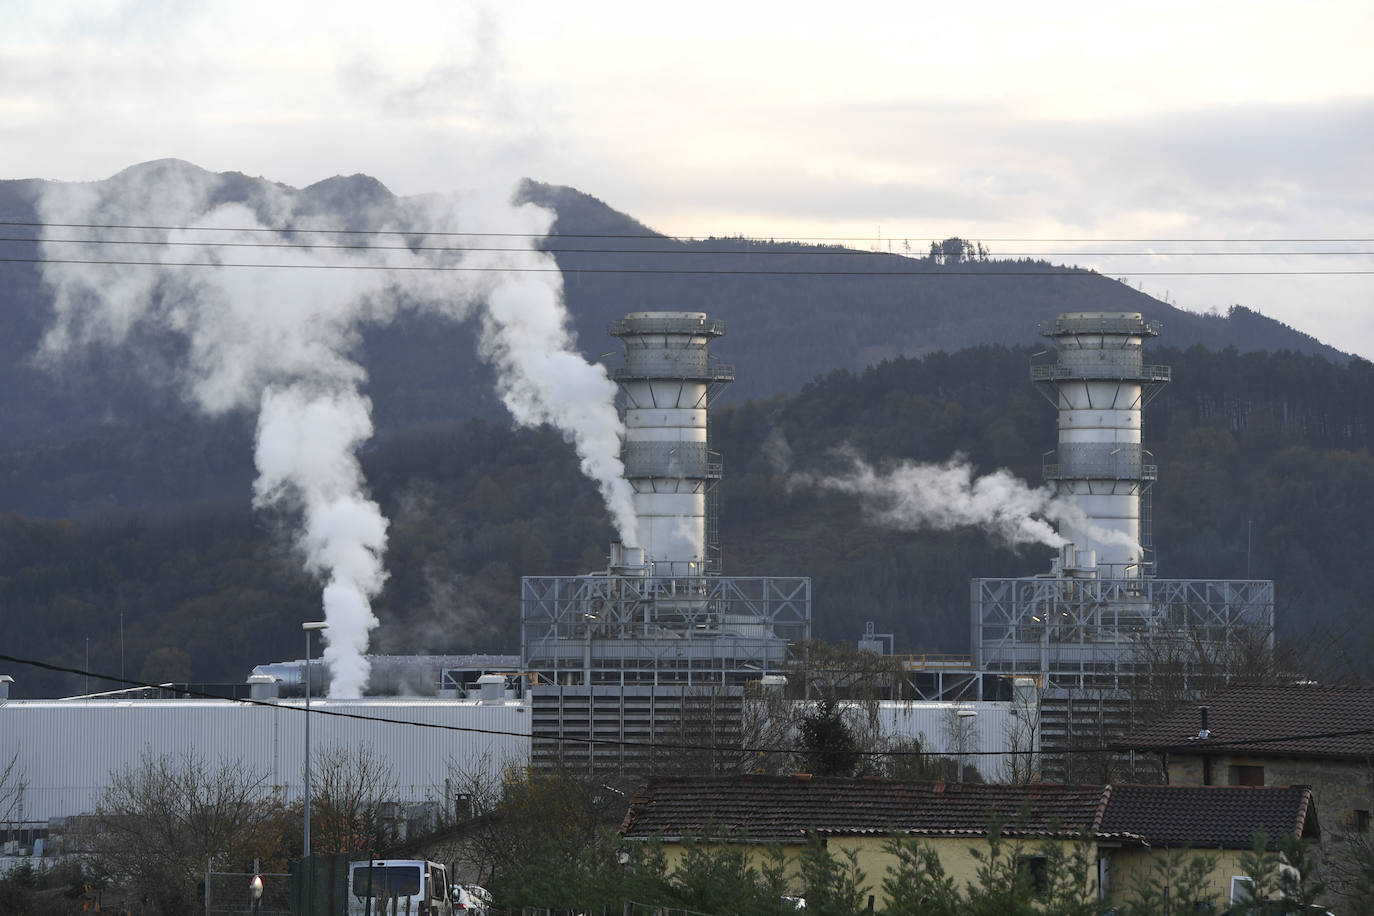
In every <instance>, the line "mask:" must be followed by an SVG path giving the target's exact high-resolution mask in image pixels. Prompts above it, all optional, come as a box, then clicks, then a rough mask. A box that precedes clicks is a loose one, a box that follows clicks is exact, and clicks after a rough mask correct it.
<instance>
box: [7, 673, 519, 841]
mask: <svg viewBox="0 0 1374 916" xmlns="http://www.w3.org/2000/svg"><path fill="white" fill-rule="evenodd" d="M303 707H304V703H303V701H301V700H296V699H292V700H280V701H276V702H274V703H272V704H270V705H250V704H246V703H235V702H232V701H228V700H10V701H8V702H0V761H3V762H8V761H9V759H10V757H11V755H12V754H14V753H15V752H16V751H18V766H17V770H18V772H20V773H22V774H23V779H24V780H25V782H26V783H27V786H26V788H25V790H24V800H23V813H22V814H21V815H19V816H18V817H16V820H23V821H27V822H29V823H34V822H39V823H41V822H45V821H47V820H49V819H51V818H60V817H70V816H73V815H78V814H85V813H88V812H90V811H92V810H93V809H94V808H95V805H96V802H97V801H98V800H99V797H100V792H101V789H102V788H103V787H104V786H105V785H106V784H107V783H108V782H109V777H110V773H111V772H113V771H118V770H120V769H123V768H125V767H136V766H138V765H139V763H140V760H141V759H142V758H143V756H144V755H145V754H147V753H151V754H164V753H170V754H183V753H185V752H187V751H192V750H194V751H196V752H197V753H199V754H200V755H202V756H203V757H204V758H205V759H206V760H207V761H209V762H211V763H212V764H213V763H216V762H218V761H220V760H223V759H229V760H241V761H243V763H244V765H245V766H247V767H250V768H254V769H256V770H258V771H260V772H264V773H266V774H267V776H268V785H270V786H272V787H275V788H278V789H280V790H281V791H282V793H283V794H284V796H285V798H286V799H287V800H292V799H298V798H300V797H301V795H302V789H303V782H302V776H303V773H304V770H303V768H302V761H303V760H304V757H305V731H304V729H305V715H304V712H303ZM329 712H346V713H350V714H356V715H362V716H372V717H379V718H386V719H394V720H399V722H400V724H393V723H388V722H372V721H364V720H361V719H352V718H343V717H338V716H330V715H327V713H329ZM406 723H421V724H425V725H447V726H461V727H465V728H475V729H483V730H487V731H492V732H504V733H508V734H483V733H480V732H461V731H452V730H449V729H445V728H424V727H420V726H419V725H416V724H406ZM336 744H341V745H345V746H347V747H349V748H355V747H357V746H359V745H369V744H370V745H371V746H372V747H373V748H374V749H376V750H377V751H378V752H379V753H381V754H382V755H384V756H385V758H386V759H387V761H388V762H389V763H390V765H391V767H392V775H393V776H394V779H395V782H396V785H397V798H396V800H398V801H405V802H419V801H428V800H439V799H442V798H443V797H444V794H445V793H444V780H445V778H446V777H448V776H449V775H450V771H451V769H453V770H457V771H460V772H469V771H476V770H478V769H479V768H490V769H491V770H492V771H493V775H494V776H496V777H498V778H499V776H500V775H501V768H502V765H503V764H509V763H515V764H524V763H525V762H527V761H528V760H529V756H530V714H529V711H528V707H527V706H526V705H525V703H524V701H521V700H500V701H485V702H481V701H476V700H450V699H432V698H415V699H409V698H389V697H388V698H364V699H358V700H329V699H312V700H311V702H310V745H311V749H312V751H313V752H314V753H315V754H318V753H319V752H320V751H321V750H323V749H324V748H326V747H328V746H330V745H336Z"/></svg>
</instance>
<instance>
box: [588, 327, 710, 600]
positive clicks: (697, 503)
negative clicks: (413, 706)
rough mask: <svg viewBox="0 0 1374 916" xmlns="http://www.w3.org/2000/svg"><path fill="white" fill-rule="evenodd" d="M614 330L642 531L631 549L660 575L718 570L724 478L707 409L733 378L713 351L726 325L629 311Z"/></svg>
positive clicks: (628, 459) (626, 455) (629, 475)
mask: <svg viewBox="0 0 1374 916" xmlns="http://www.w3.org/2000/svg"><path fill="white" fill-rule="evenodd" d="M610 333H611V335H612V336H614V337H619V338H620V339H621V340H623V341H624V342H625V368H624V369H620V370H617V371H615V372H613V373H612V376H613V377H614V378H615V380H616V381H617V382H619V383H620V387H621V389H622V390H623V391H624V393H625V445H624V450H623V453H622V455H623V459H624V463H625V477H626V479H627V480H629V482H630V486H631V487H632V488H633V490H634V510H635V516H636V517H637V520H638V525H637V530H638V532H639V543H638V544H636V545H632V546H634V547H639V548H642V550H643V553H644V556H645V558H646V559H647V560H648V561H649V562H650V563H652V565H653V569H654V572H655V573H656V574H658V575H700V574H702V573H703V572H705V571H706V570H707V567H708V566H714V565H715V564H714V563H713V562H712V561H713V560H714V557H713V554H714V553H715V549H716V544H715V533H714V526H713V525H712V519H711V518H710V515H711V514H712V513H710V512H708V505H709V502H710V501H709V499H708V496H709V494H710V491H711V489H712V488H713V487H714V484H715V482H716V481H717V480H719V479H720V462H719V460H718V459H717V458H715V457H714V456H713V454H712V453H711V452H710V451H709V444H708V438H707V426H706V423H707V407H708V406H709V404H710V402H711V400H712V399H713V398H714V397H715V395H716V394H717V393H718V392H719V391H720V390H721V388H722V387H723V386H724V385H725V384H726V383H728V382H731V381H733V380H734V371H733V369H732V368H731V367H729V366H722V365H719V364H713V363H712V362H711V359H710V354H709V352H708V350H707V347H708V344H709V343H710V341H711V340H712V339H713V338H716V337H720V336H721V335H723V334H724V333H725V324H724V322H721V321H712V320H710V319H708V318H707V317H706V314H705V313H704V312H631V313H630V314H629V315H626V316H625V318H623V319H621V320H620V321H617V322H614V323H613V324H612V325H611V329H610ZM627 546H631V545H627Z"/></svg>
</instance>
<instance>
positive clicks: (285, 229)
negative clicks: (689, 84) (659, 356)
mask: <svg viewBox="0 0 1374 916" xmlns="http://www.w3.org/2000/svg"><path fill="white" fill-rule="evenodd" d="M0 226H28V227H32V228H60V229H139V230H157V231H164V232H279V233H298V232H299V233H317V234H322V235H399V236H445V237H452V238H458V237H470V238H538V239H542V238H581V239H658V240H660V241H674V240H676V241H711V240H714V241H725V240H729V239H738V240H740V241H752V242H764V241H767V242H769V243H774V242H777V243H784V244H785V243H787V242H814V241H830V242H878V243H886V242H892V241H895V240H896V239H897V238H904V240H906V241H910V240H911V239H919V240H920V241H922V242H924V241H926V237H925V236H914V235H912V236H905V237H903V236H896V235H890V236H844V237H840V236H830V235H815V236H787V237H784V236H772V237H769V238H768V239H766V240H765V239H763V238H758V237H750V238H747V239H746V238H745V237H744V236H715V235H700V236H695V235H691V236H689V235H664V234H662V233H658V232H645V233H626V232H622V233H591V232H557V231H554V232H548V233H536V232H458V231H439V230H431V231H416V230H408V229H333V228H323V227H309V226H274V227H265V226H162V225H140V224H129V223H50V222H39V221H32V220H2V219H0ZM955 237H957V236H955ZM943 240H944V239H934V238H932V239H931V241H935V242H937V243H938V242H940V241H943ZM965 241H971V242H980V241H981V242H1014V243H1018V244H1021V243H1027V244H1031V243H1046V244H1049V243H1054V244H1070V243H1072V244H1122V243H1133V244H1156V243H1160V244H1162V243H1175V244H1200V243H1207V244H1213V243H1215V244H1226V245H1235V244H1239V245H1244V244H1249V243H1256V244H1259V243H1264V244H1273V243H1287V242H1304V243H1319V242H1333V243H1334V242H1351V243H1355V242H1374V237H1369V238H1359V237H1339V236H1323V237H1317V238H1299V237H1286V238H1251V239H1238V238H1228V237H1224V236H1223V237H1194V238H1109V239H1100V238H1090V237H1082V236H1080V237H1077V238H1050V237H1036V236H1019V237H1007V238H979V239H966V240H965Z"/></svg>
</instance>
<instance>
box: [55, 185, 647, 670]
mask: <svg viewBox="0 0 1374 916" xmlns="http://www.w3.org/2000/svg"><path fill="white" fill-rule="evenodd" d="M224 184H225V176H220V175H214V174H211V173H208V172H204V171H201V170H199V169H195V168H194V167H192V166H189V165H187V164H185V163H179V162H174V161H164V162H158V163H149V164H146V165H143V166H136V167H134V168H132V169H129V170H126V171H125V172H122V173H120V174H119V175H117V176H115V177H114V178H112V179H110V180H108V181H106V182H101V183H98V184H87V185H72V184H58V183H53V184H51V185H47V186H45V190H44V191H43V193H42V196H41V199H40V201H39V206H38V211H39V216H40V219H41V220H42V221H43V222H44V223H45V224H46V226H47V228H45V229H44V231H43V241H42V252H43V255H44V258H45V261H44V263H43V265H42V271H43V278H44V281H45V282H46V283H47V284H48V286H49V287H50V288H51V289H52V291H53V310H54V321H53V324H52V326H51V328H50V329H49V331H48V332H47V334H46V335H45V337H44V340H43V343H42V345H41V349H40V353H39V354H38V359H39V361H42V362H48V363H50V364H53V365H56V364H57V363H58V362H60V360H61V358H62V357H63V356H64V355H65V354H66V353H67V352H68V351H69V350H71V349H73V348H75V347H78V346H99V345H126V344H133V345H137V346H139V347H141V348H143V350H144V351H145V352H155V353H157V354H159V359H158V360H156V361H154V360H148V361H147V362H148V363H149V365H153V366H156V369H155V370H150V374H154V373H156V374H159V375H161V376H162V377H161V378H160V379H159V380H160V381H163V382H166V383H168V384H171V385H173V386H175V387H176V388H177V390H179V391H181V392H182V393H183V395H184V396H185V398H186V399H187V401H189V402H190V403H192V404H193V405H195V406H196V407H197V408H199V409H201V410H203V411H205V412H206V413H209V414H219V413H223V412H226V411H229V410H234V409H239V408H248V409H256V410H257V411H258V428H257V432H258V436H257V445H256V450H255V456H254V457H255V461H256V464H257V469H258V479H257V481H256V483H255V485H254V505H255V506H257V507H259V508H265V507H268V506H282V507H285V508H288V509H291V510H295V511H298V512H299V514H300V517H301V527H300V530H299V532H298V533H297V544H298V546H299V548H300V550H301V552H302V554H303V557H304V561H305V565H306V567H307V569H309V570H310V571H312V572H313V573H315V574H316V575H318V576H319V577H320V578H321V580H322V582H323V584H324V588H323V607H324V614H325V619H326V621H327V622H328V623H329V628H328V629H327V630H325V631H324V635H325V639H326V649H325V652H324V658H325V660H326V663H327V664H328V665H329V668H330V672H331V684H330V693H331V695H333V696H337V697H354V696H358V695H360V694H361V692H362V690H363V689H364V688H365V686H366V684H367V678H368V662H367V659H366V657H365V654H366V649H367V644H368V639H369V633H370V631H371V630H372V629H373V628H374V627H375V626H376V625H377V619H376V617H375V616H374V615H373V613H372V608H371V602H372V600H373V599H374V598H375V597H376V596H377V594H378V593H379V592H380V591H381V588H382V585H383V584H384V582H385V579H386V574H385V572H384V569H383V563H382V558H383V555H384V553H385V549H386V531H387V522H386V519H385V518H384V517H383V515H382V512H381V509H380V507H379V506H378V505H377V504H376V503H375V502H373V501H372V500H371V499H370V498H368V496H367V493H366V486H365V481H364V480H363V474H362V470H361V467H360V466H359V464H358V460H357V450H358V448H359V447H360V446H361V445H362V443H364V442H365V441H367V439H368V438H370V436H371V435H372V421H371V416H370V414H371V402H370V401H369V400H368V399H367V398H366V397H365V396H364V395H363V394H362V391H361V387H362V385H363V384H364V383H365V382H366V378H367V375H366V372H365V371H364V369H363V368H362V367H361V366H360V365H359V364H358V363H357V362H356V361H355V359H354V358H353V353H354V352H355V351H356V349H357V347H358V346H359V343H360V338H359V331H358V329H359V327H360V326H361V325H362V324H364V323H369V324H385V323H387V322H389V321H391V320H393V319H394V318H395V317H396V316H397V314H398V313H399V312H400V311H401V310H403V309H413V310H416V311H424V312H429V313H432V314H438V315H443V316H447V317H449V318H452V319H454V320H463V319H466V318H468V317H470V316H471V315H472V314H473V313H474V311H477V310H479V309H480V310H481V328H482V333H481V344H480V347H479V350H480V352H481V353H482V355H483V356H484V357H485V358H487V359H489V360H490V361H491V362H492V363H493V364H494V365H495V367H496V369H497V372H498V377H499V383H498V384H499V387H500V390H501V396H502V399H503V401H504V402H505V404H506V405H507V407H508V408H509V409H510V411H511V413H512V415H513V416H514V417H515V419H516V421H517V422H519V423H522V424H527V425H532V424H538V423H543V422H549V423H553V424H554V425H555V426H557V427H558V428H559V429H561V430H563V432H564V434H565V436H566V437H567V438H569V440H570V441H572V442H573V443H574V445H575V446H576V448H577V450H578V454H579V456H580V459H581V463H582V467H583V470H584V471H586V472H587V473H588V474H589V475H591V476H592V477H593V478H594V479H595V480H596V482H597V484H598V486H599V487H600V489H601V491H602V493H603V494H604V495H605V496H606V499H607V503H608V505H609V506H610V509H611V512H612V515H613V517H614V519H615V521H616V523H617V525H618V527H620V529H621V536H622V539H624V540H626V541H627V542H628V543H633V542H634V535H635V528H634V524H635V522H634V514H633V511H632V510H631V508H630V507H631V498H630V490H629V486H628V484H626V482H625V481H624V479H623V471H624V469H623V466H622V464H621V462H620V457H619V449H620V439H621V436H622V434H623V430H622V427H621V425H620V421H619V418H618V416H617V414H616V411H615V406H614V395H615V386H614V384H613V383H611V381H610V380H609V379H608V378H607V376H606V373H605V370H604V369H603V368H602V367H601V366H597V365H592V364H589V363H587V362H586V360H584V359H582V358H581V357H580V356H578V355H577V354H576V353H575V352H573V349H572V348H573V340H572V336H571V334H570V333H569V332H568V330H567V319H566V313H565V311H564V309H563V304H562V295H561V294H562V287H561V278H560V276H559V274H558V273H557V269H556V264H555V263H554V261H553V258H552V256H551V255H548V254H546V253H542V252H539V251H537V250H536V249H535V248H534V244H535V242H534V239H536V238H538V237H540V236H542V235H543V234H544V233H546V232H547V230H548V228H549V225H550V222H551V219H552V216H551V214H549V213H548V212H547V211H545V210H542V209H540V208H538V207H534V206H531V205H524V206H519V207H516V206H513V205H511V204H510V202H509V201H510V195H509V194H500V195H497V194H487V195H481V196H477V195H474V196H469V197H465V198H457V197H452V198H440V197H434V198H426V199H423V200H421V199H410V200H403V201H397V202H396V203H395V204H394V206H388V207H387V208H386V211H385V212H380V211H372V212H367V213H358V212H348V213H344V212H329V213H321V212H319V211H318V210H316V211H313V212H312V213H310V214H298V213H296V211H295V206H296V199H295V198H293V197H291V196H290V195H288V194H287V193H286V192H285V191H284V190H282V189H279V188H277V187H276V186H272V185H269V184H268V183H266V182H257V183H254V185H253V187H252V193H251V195H250V196H251V197H252V202H253V206H252V208H249V207H248V206H245V205H243V204H220V205H216V204H215V203H214V201H215V198H216V196H217V195H219V194H222V193H223V191H224ZM359 219H362V220H366V221H367V223H368V225H369V228H377V229H398V230H404V231H406V232H418V231H425V230H429V231H433V230H436V229H440V230H463V229H466V230H467V231H472V232H485V231H489V230H490V229H491V227H492V226H500V227H503V228H505V227H509V228H508V229H506V231H509V232H510V233H511V236H510V237H509V238H508V239H505V240H503V241H501V242H500V243H497V244H491V243H490V242H484V243H483V244H485V245H487V246H488V247H491V248H506V249H511V248H514V249H517V250H515V251H505V252H476V251H471V250H466V249H460V250H453V249H447V246H443V245H441V246H434V247H441V248H446V250H444V251H426V250H421V249H420V247H419V246H418V245H417V246H416V247H415V248H414V249H406V248H400V249H399V250H381V249H372V250H348V249H341V248H337V247H334V248H324V247H312V246H322V245H328V246H338V244H339V242H338V236H336V235H332V234H328V233H325V232H311V231H308V229H306V228H302V227H309V226H311V225H314V226H318V227H320V228H321V229H326V228H333V227H339V226H342V225H345V224H348V223H350V222H353V221H356V220H359ZM312 221H313V222H312ZM61 224H67V226H68V227H80V226H111V225H119V226H131V225H136V226H143V227H162V228H144V229H138V230H121V231H120V232H119V233H118V234H117V236H110V235H109V234H105V235H103V236H102V235H101V234H100V233H99V230H95V229H81V228H64V227H63V226H62V225H61ZM285 225H292V226H295V227H297V228H296V229H293V230H292V231H291V232H289V233H284V232H281V231H278V230H275V229H272V228H269V226H285ZM214 227H233V228H234V229H235V230H237V231H233V232H228V231H222V230H221V229H218V228H217V229H216V231H214V232H203V231H200V230H202V229H206V228H214ZM111 237H117V238H119V239H125V240H127V239H130V238H133V239H136V240H137V241H139V242H140V243H141V244H139V245H132V246H131V245H122V244H121V245H108V244H103V243H102V242H101V241H99V239H100V238H111ZM383 238H392V239H394V238H395V237H394V236H393V237H383ZM72 239H84V240H85V241H79V242H73V241H71V240H72ZM226 242H239V243H251V244H260V243H263V242H267V243H272V244H276V245H278V246H280V247H249V248H233V247H226V246H225V243H226ZM384 244H393V243H391V242H387V243H384ZM425 244H427V245H431V246H432V245H433V240H432V239H426V240H425ZM111 261H129V262H145V263H142V264H130V263H125V264H119V263H109V262H111ZM176 262H183V263H201V264H215V265H219V264H226V263H228V264H234V263H244V262H248V263H252V264H256V265H262V266H261V267H260V268H246V267H222V268H216V267H178V266H166V265H169V264H175V263H176ZM274 265H276V266H274ZM285 265H295V266H300V265H304V268H305V269H289V268H287V267H286V266H285ZM382 266H387V267H393V268H399V269H398V270H395V271H389V270H379V269H374V268H377V267H382ZM417 268H422V269H417ZM430 268H442V269H441V270H431V269H430ZM453 268H463V270H455V269H453ZM521 269H526V270H529V269H533V270H534V271H535V272H529V273H521V272H520V271H521ZM484 306H485V308H483V307H484Z"/></svg>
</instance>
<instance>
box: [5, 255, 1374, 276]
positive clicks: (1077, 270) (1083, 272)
mask: <svg viewBox="0 0 1374 916" xmlns="http://www.w3.org/2000/svg"><path fill="white" fill-rule="evenodd" d="M528 253H529V254H542V253H543V252H540V251H535V250H530V251H529V252H528ZM0 263H8V264H85V265H97V266H107V267H162V268H173V267H214V268H228V267H233V268H250V269H262V270H385V271H429V272H435V273H547V274H660V275H665V276H666V275H673V276H708V277H714V276H734V277H751V276H752V277H851V278H858V277H865V278H884V277H920V278H922V279H927V280H930V279H938V278H940V277H983V278H994V277H1102V278H1105V279H1109V280H1110V279H1115V278H1117V277H1363V276H1370V275H1372V274H1374V270H1112V271H1110V274H1105V273H1102V272H1100V271H1096V270H1089V269H1087V268H1083V267H1063V268H1059V269H1057V270H995V271H987V270H947V269H944V268H940V269H937V270H767V269H765V270H722V269H715V268H713V269H691V268H673V267H642V268H636V267H567V268H559V267H513V266H508V267H487V266H469V265H461V264H400V265H393V264H270V263H252V262H230V263H223V262H219V261H142V260H116V259H103V258H7V257H0Z"/></svg>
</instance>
